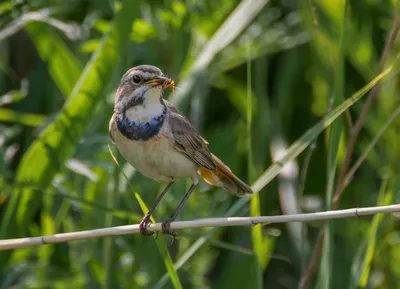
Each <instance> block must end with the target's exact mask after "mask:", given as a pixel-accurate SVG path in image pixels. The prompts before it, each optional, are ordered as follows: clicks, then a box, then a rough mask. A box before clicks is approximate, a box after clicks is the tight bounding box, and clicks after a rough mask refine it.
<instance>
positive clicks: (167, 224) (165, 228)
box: [161, 218, 179, 239]
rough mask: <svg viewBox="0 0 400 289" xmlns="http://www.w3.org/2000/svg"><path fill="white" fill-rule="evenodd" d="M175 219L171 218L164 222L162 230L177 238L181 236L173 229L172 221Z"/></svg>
mask: <svg viewBox="0 0 400 289" xmlns="http://www.w3.org/2000/svg"><path fill="white" fill-rule="evenodd" d="M173 221H174V219H172V218H169V219H168V220H166V221H165V222H164V223H162V225H161V227H162V232H163V233H164V234H167V235H171V236H172V237H174V239H175V238H176V237H179V235H178V233H177V232H175V231H172V230H171V223H172V222H173Z"/></svg>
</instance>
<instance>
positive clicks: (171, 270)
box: [108, 146, 182, 289]
mask: <svg viewBox="0 0 400 289" xmlns="http://www.w3.org/2000/svg"><path fill="white" fill-rule="evenodd" d="M108 150H109V152H110V154H111V157H112V158H113V160H114V162H115V163H116V165H117V166H118V167H119V169H120V171H121V173H122V175H123V176H124V178H125V179H126V181H127V183H128V184H129V186H130V187H131V190H132V192H133V193H134V195H135V198H136V200H137V201H138V203H139V206H140V208H141V209H142V212H143V214H147V212H148V211H149V209H148V207H147V205H146V204H145V202H144V201H143V199H142V198H141V197H140V195H139V194H138V193H137V192H136V191H135V190H134V188H133V186H132V184H131V182H130V181H129V179H128V177H127V176H126V174H125V173H124V171H123V170H122V168H121V166H120V164H119V163H118V161H117V158H116V157H115V156H114V154H113V152H112V150H111V148H110V146H108ZM151 221H152V222H153V223H155V222H156V221H155V219H154V217H153V216H151ZM155 243H156V245H157V248H158V251H159V252H160V255H161V258H162V259H163V260H164V264H165V267H166V268H167V272H168V276H169V277H170V279H171V281H172V284H173V286H174V288H175V289H182V285H181V281H180V280H179V276H178V273H177V271H176V269H175V267H174V263H173V262H172V258H171V255H170V254H169V252H168V249H167V246H166V245H165V238H164V236H163V235H160V236H158V237H157V238H156V240H155Z"/></svg>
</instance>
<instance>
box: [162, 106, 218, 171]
mask: <svg viewBox="0 0 400 289" xmlns="http://www.w3.org/2000/svg"><path fill="white" fill-rule="evenodd" d="M165 104H166V105H167V106H168V108H169V110H168V111H169V112H168V120H169V126H170V128H171V131H172V135H173V138H174V142H175V148H176V149H177V150H179V151H180V152H182V153H184V154H185V155H186V156H187V157H189V158H190V159H191V160H193V161H194V162H195V163H197V164H198V165H199V166H201V167H204V168H206V169H209V170H211V171H216V165H215V163H214V160H213V157H212V155H211V153H210V151H209V150H208V143H207V141H206V140H204V139H203V138H202V137H201V136H200V135H199V134H198V133H197V131H196V130H195V128H194V127H193V126H192V125H191V124H190V122H189V121H188V120H187V118H186V117H185V116H184V115H182V114H181V112H180V111H179V110H178V109H177V108H176V107H175V106H173V105H172V104H170V103H168V102H167V101H165Z"/></svg>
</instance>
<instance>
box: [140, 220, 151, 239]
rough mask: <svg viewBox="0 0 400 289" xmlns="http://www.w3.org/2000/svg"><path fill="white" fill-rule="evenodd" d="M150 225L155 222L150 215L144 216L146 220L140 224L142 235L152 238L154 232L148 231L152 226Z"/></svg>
mask: <svg viewBox="0 0 400 289" xmlns="http://www.w3.org/2000/svg"><path fill="white" fill-rule="evenodd" d="M150 224H153V222H152V221H151V220H150V215H146V216H144V218H143V219H142V221H141V222H140V224H139V231H140V234H142V235H144V236H151V235H153V234H154V232H153V231H150V230H149V229H148V227H149V226H150Z"/></svg>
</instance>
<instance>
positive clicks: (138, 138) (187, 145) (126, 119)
mask: <svg viewBox="0 0 400 289" xmlns="http://www.w3.org/2000/svg"><path fill="white" fill-rule="evenodd" d="M174 86H175V83H174V81H173V80H172V79H170V78H168V77H167V76H165V75H164V74H163V72H162V71H161V70H160V69H159V68H158V67H156V66H152V65H139V66H135V67H132V68H131V69H129V70H128V71H127V72H126V73H125V74H124V75H123V76H122V78H121V80H120V83H119V85H118V88H117V90H116V94H115V98H114V113H113V115H112V117H111V120H110V123H109V133H110V138H111V140H112V142H113V143H114V144H115V145H116V147H117V149H118V151H119V152H120V153H121V155H122V156H123V157H124V158H125V160H126V161H127V162H128V163H129V164H130V165H131V166H133V167H134V168H135V169H136V170H137V171H139V172H140V173H141V174H142V175H144V176H145V177H147V178H150V179H152V180H155V181H157V182H167V183H168V184H167V186H166V187H165V189H164V190H163V191H162V192H161V194H160V195H159V196H158V197H157V198H156V200H155V202H154V204H153V205H152V207H150V209H149V211H148V213H147V214H145V216H144V217H143V219H142V221H141V222H140V224H139V230H140V233H141V234H142V235H152V234H154V232H152V231H150V230H149V228H148V227H149V226H150V224H152V222H151V220H150V217H151V215H152V214H153V212H154V210H155V208H156V207H157V205H158V204H159V202H160V201H161V199H162V198H163V197H164V195H165V194H166V193H167V191H168V190H169V189H170V187H171V186H172V184H173V183H174V182H175V181H177V180H180V179H189V178H190V179H191V181H192V185H191V186H190V188H189V190H188V191H187V193H186V194H185V196H184V198H183V199H182V201H181V202H180V204H179V205H178V207H177V208H176V210H175V211H174V213H173V214H172V215H171V216H170V217H169V218H168V219H167V220H166V221H165V222H163V223H162V232H163V233H164V234H170V235H172V236H174V237H175V236H177V233H176V232H174V231H172V230H171V228H170V225H171V222H173V221H174V220H175V219H176V217H177V215H178V213H179V211H180V210H181V209H182V207H183V206H184V204H185V202H186V201H187V200H188V198H189V196H190V195H191V194H192V192H193V191H194V190H195V188H196V187H197V186H198V184H199V182H200V177H202V178H203V179H204V180H205V181H206V182H207V183H208V184H210V185H213V186H217V187H222V188H224V189H225V190H227V191H229V192H230V193H232V194H233V195H235V196H238V197H242V196H245V195H246V194H252V193H253V191H252V189H251V187H249V186H248V185H247V184H246V183H244V182H243V181H242V180H240V179H239V178H238V177H237V176H236V175H234V174H233V173H232V171H231V169H230V168H229V167H228V166H227V165H225V164H224V163H223V162H222V161H221V160H220V159H219V158H218V157H217V156H215V155H214V154H212V153H211V152H210V150H209V148H208V145H209V143H208V142H207V141H206V140H205V139H204V138H203V137H201V136H200V134H199V133H198V132H197V130H196V129H195V128H194V127H193V125H192V124H191V123H190V122H189V120H188V119H187V118H186V117H185V116H184V115H183V114H182V113H181V112H180V111H179V110H178V109H177V108H176V107H175V106H174V105H173V104H171V103H170V102H168V101H167V100H165V99H164V98H163V92H164V90H165V89H167V88H169V87H172V88H174Z"/></svg>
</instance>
